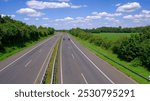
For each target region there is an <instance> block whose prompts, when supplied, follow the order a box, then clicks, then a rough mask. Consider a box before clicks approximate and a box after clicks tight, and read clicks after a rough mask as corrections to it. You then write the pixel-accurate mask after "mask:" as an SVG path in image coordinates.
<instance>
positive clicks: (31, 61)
mask: <svg viewBox="0 0 150 101" xmlns="http://www.w3.org/2000/svg"><path fill="white" fill-rule="evenodd" d="M31 62H32V59H31V60H30V61H29V62H27V63H26V65H25V67H27V66H28V65H29V64H30V63H31Z"/></svg>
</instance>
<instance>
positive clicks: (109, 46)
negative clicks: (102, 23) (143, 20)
mask: <svg viewBox="0 0 150 101" xmlns="http://www.w3.org/2000/svg"><path fill="white" fill-rule="evenodd" d="M98 29H101V28H98ZM112 29H113V28H112V27H111V29H110V28H106V29H105V31H103V30H104V28H103V30H99V32H98V31H97V29H95V30H93V29H91V30H89V29H86V30H85V29H79V28H76V29H72V30H70V33H71V34H72V35H73V36H76V37H77V39H78V40H80V42H81V43H82V44H83V45H84V46H86V47H88V48H90V49H92V51H94V50H96V51H95V53H96V54H97V55H98V56H100V57H101V58H103V59H104V60H106V61H108V62H109V63H111V64H112V65H113V66H115V67H117V69H119V70H121V71H123V72H124V73H126V74H127V75H128V76H131V77H132V78H133V79H135V80H136V81H137V82H139V83H149V82H148V81H147V80H145V79H142V78H139V77H137V76H136V75H133V73H131V72H130V71H127V70H124V69H123V68H121V66H117V65H116V64H115V63H113V62H112V61H110V60H108V59H106V58H105V57H104V56H102V55H100V54H99V53H102V54H104V55H106V56H107V57H109V58H111V59H113V60H115V61H117V62H119V63H121V64H123V65H125V66H127V67H128V68H129V69H131V70H133V71H135V72H137V73H138V74H140V75H142V76H144V77H145V78H148V76H149V75H150V26H146V27H137V28H127V29H126V28H121V29H120V27H119V28H118V29H119V30H118V32H117V31H116V29H117V28H114V31H112ZM125 29H126V30H127V31H126V30H125ZM129 29H130V31H128V30H129ZM106 30H107V31H108V33H109V34H108V33H107V32H106ZM120 30H123V31H120ZM92 32H94V34H93V33H92ZM95 32H96V33H99V34H95ZM121 32H123V33H124V34H125V33H126V34H127V35H124V36H122V35H123V33H121ZM127 32H128V33H127ZM101 33H102V35H101ZM105 33H106V35H103V34H105ZM111 33H112V35H110V34H111ZM114 33H115V34H114ZM131 33H132V34H131ZM113 34H114V35H118V36H116V37H117V38H116V37H114V36H113ZM109 35H110V36H109ZM111 37H112V39H111Z"/></svg>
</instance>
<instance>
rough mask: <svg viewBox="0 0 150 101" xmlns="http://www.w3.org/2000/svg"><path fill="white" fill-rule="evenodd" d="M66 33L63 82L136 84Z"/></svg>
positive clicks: (62, 62) (63, 46)
mask: <svg viewBox="0 0 150 101" xmlns="http://www.w3.org/2000/svg"><path fill="white" fill-rule="evenodd" d="M68 37H69V36H68V35H67V34H65V35H64V37H63V38H64V40H62V46H61V48H62V49H61V59H60V60H61V65H60V74H61V77H60V78H61V83H63V84H113V83H117V84H134V83H136V82H135V81H133V80H132V79H131V78H129V77H127V76H126V75H125V74H123V73H121V72H120V71H118V70H116V69H115V68H114V67H112V66H111V65H110V64H108V63H107V62H105V61H104V60H102V59H100V58H98V57H97V56H96V55H94V54H93V53H91V52H90V51H88V50H87V49H85V48H84V47H82V46H81V45H80V44H79V43H77V42H76V41H75V40H72V39H70V40H68Z"/></svg>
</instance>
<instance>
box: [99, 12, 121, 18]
mask: <svg viewBox="0 0 150 101" xmlns="http://www.w3.org/2000/svg"><path fill="white" fill-rule="evenodd" d="M96 15H98V16H101V17H103V16H108V17H115V16H121V15H122V14H121V13H114V14H111V13H107V12H100V13H98V14H96Z"/></svg>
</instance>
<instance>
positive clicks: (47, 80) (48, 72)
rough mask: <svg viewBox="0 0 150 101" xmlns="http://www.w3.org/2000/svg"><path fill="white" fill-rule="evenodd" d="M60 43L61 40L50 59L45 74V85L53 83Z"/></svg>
mask: <svg viewBox="0 0 150 101" xmlns="http://www.w3.org/2000/svg"><path fill="white" fill-rule="evenodd" d="M59 41H60V40H58V41H57V43H56V44H55V46H54V48H53V49H52V50H51V51H52V55H51V59H50V62H49V65H48V68H47V70H46V74H45V77H44V80H43V84H50V83H51V78H52V77H51V76H52V69H53V64H54V61H55V57H56V55H57V50H58V47H59V44H60V43H59ZM56 82H57V81H56Z"/></svg>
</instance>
